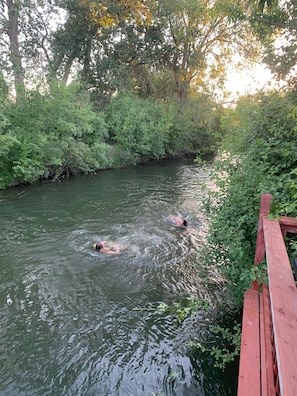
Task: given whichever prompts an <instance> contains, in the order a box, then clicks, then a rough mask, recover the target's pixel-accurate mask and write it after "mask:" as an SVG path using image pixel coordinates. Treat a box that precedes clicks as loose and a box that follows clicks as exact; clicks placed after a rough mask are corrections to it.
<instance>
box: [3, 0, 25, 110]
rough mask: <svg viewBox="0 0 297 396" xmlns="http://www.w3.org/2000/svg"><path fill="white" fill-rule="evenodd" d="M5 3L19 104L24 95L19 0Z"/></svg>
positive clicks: (9, 0)
mask: <svg viewBox="0 0 297 396" xmlns="http://www.w3.org/2000/svg"><path fill="white" fill-rule="evenodd" d="M6 4H7V8H8V24H7V34H8V37H9V47H10V61H11V63H12V67H13V75H14V84H15V93H16V101H17V103H18V104H19V105H21V104H22V102H23V99H24V96H25V84H24V69H23V66H22V58H21V54H20V45H19V37H18V33H19V14H20V6H21V0H7V2H6Z"/></svg>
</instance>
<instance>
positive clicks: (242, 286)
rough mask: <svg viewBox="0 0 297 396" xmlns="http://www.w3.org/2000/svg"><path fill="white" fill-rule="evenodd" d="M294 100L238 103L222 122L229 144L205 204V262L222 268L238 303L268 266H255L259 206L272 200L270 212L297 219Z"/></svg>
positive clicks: (281, 97)
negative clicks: (266, 197) (266, 196)
mask: <svg viewBox="0 0 297 396" xmlns="http://www.w3.org/2000/svg"><path fill="white" fill-rule="evenodd" d="M296 106H297V100H296V95H295V94H293V93H287V94H280V93H276V92H271V93H269V94H262V93H260V94H258V95H255V96H251V97H245V98H243V99H242V100H240V101H239V103H238V106H237V108H236V109H234V110H228V111H227V112H226V115H225V116H224V118H223V130H224V134H225V138H224V140H223V142H222V145H221V153H222V154H221V156H220V158H219V159H218V160H217V161H216V163H215V165H214V170H213V179H214V182H215V183H216V185H217V189H216V190H215V191H212V192H210V194H209V196H208V197H207V199H206V201H205V210H206V213H207V215H208V216H209V218H210V222H211V227H210V232H209V238H208V246H206V248H205V250H204V251H203V253H202V254H203V260H204V262H206V263H209V264H212V265H220V268H221V270H222V271H223V273H224V274H225V276H226V278H227V280H228V281H229V287H230V291H231V293H230V294H231V295H232V296H233V298H234V301H235V303H237V304H239V305H241V304H242V301H243V293H244V291H245V290H246V289H247V288H249V287H250V284H251V281H252V280H253V279H255V278H258V277H259V276H260V278H261V279H262V278H263V277H264V278H265V266H260V267H259V268H258V269H257V272H255V271H256V268H255V267H254V266H253V261H254V253H255V242H256V234H257V226H258V216H259V204H260V198H261V195H262V194H263V193H270V194H272V196H273V205H272V212H273V213H275V214H277V215H280V214H285V215H288V216H292V217H295V216H297V210H296V159H297V155H296V153H297V150H296V149H297V147H296V145H297V143H296V139H295V134H296V127H295V125H296Z"/></svg>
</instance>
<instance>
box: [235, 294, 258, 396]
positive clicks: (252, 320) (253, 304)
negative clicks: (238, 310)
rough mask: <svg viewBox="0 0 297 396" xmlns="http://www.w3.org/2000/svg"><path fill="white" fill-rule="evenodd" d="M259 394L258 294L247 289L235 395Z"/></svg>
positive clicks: (256, 395) (255, 395) (254, 395)
mask: <svg viewBox="0 0 297 396" xmlns="http://www.w3.org/2000/svg"><path fill="white" fill-rule="evenodd" d="M260 394H261V388H260V332H259V294H258V292H257V291H256V290H252V289H249V290H247V291H246V292H245V295H244V306H243V317H242V333H241V347H240V361H239V377H238V389H237V395H238V396H247V395H253V396H260Z"/></svg>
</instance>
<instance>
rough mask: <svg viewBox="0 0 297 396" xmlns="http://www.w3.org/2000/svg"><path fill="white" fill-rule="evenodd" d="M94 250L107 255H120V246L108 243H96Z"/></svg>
mask: <svg viewBox="0 0 297 396" xmlns="http://www.w3.org/2000/svg"><path fill="white" fill-rule="evenodd" d="M106 244H108V245H109V246H107V245H106ZM93 248H94V249H95V250H97V251H98V252H102V253H105V254H119V253H120V248H119V246H117V245H114V244H112V243H110V242H107V241H100V242H97V243H94V245H93Z"/></svg>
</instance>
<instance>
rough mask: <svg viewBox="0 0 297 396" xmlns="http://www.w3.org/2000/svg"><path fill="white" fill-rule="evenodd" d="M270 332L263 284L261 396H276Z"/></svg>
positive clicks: (267, 304)
mask: <svg viewBox="0 0 297 396" xmlns="http://www.w3.org/2000/svg"><path fill="white" fill-rule="evenodd" d="M271 331H272V330H271V321H270V301H269V294H268V288H267V286H266V285H264V284H263V285H262V293H261V294H260V350H261V389H262V394H261V396H275V395H276V390H275V385H274V374H273V346H272V343H271Z"/></svg>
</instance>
